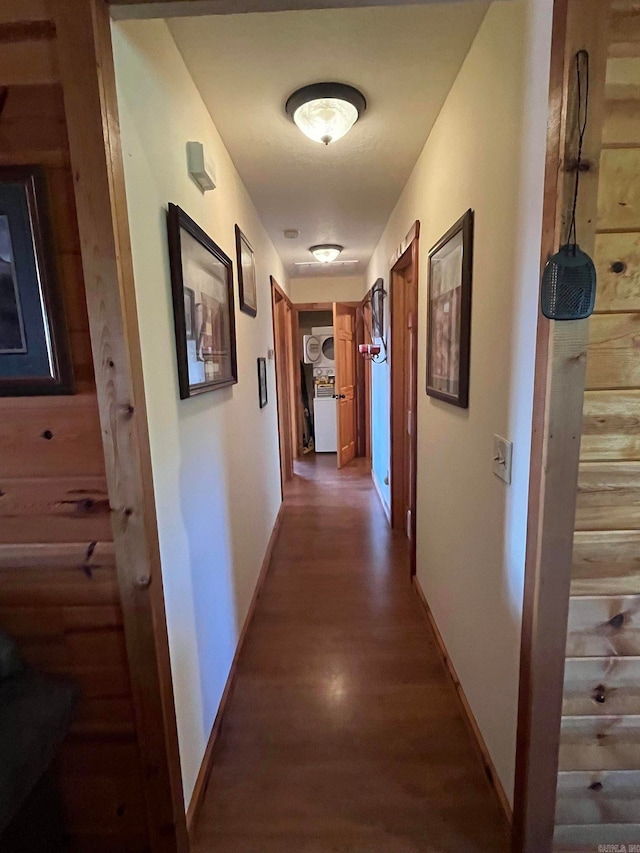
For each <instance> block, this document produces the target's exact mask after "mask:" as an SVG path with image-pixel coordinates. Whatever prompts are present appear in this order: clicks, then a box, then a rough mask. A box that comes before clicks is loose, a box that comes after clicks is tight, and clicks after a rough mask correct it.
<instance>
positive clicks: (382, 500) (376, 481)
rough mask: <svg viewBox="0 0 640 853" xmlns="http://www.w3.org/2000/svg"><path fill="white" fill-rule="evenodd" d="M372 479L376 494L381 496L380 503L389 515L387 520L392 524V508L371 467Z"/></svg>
mask: <svg viewBox="0 0 640 853" xmlns="http://www.w3.org/2000/svg"><path fill="white" fill-rule="evenodd" d="M371 479H372V480H373V487H374V489H375V490H376V494H377V495H378V497H379V498H380V503H381V504H382V509H383V511H384V514H385V515H386V517H387V521H388V522H389V524H391V509H390V508H389V507H388V506H387V502H386V501H385V499H384V497H383V495H382V489H381V488H380V483H378V479H377V477H376V475H375V473H374V471H373V468H371Z"/></svg>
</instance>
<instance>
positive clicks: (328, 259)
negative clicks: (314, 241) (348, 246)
mask: <svg viewBox="0 0 640 853" xmlns="http://www.w3.org/2000/svg"><path fill="white" fill-rule="evenodd" d="M343 248H344V247H343V246H339V245H338V244H337V243H322V244H320V245H318V246H310V247H309V251H310V252H311V254H312V255H313V257H314V258H315V259H316V261H320V263H321V264H332V263H333V262H334V261H335V260H336V258H337V257H338V255H339V254H340V252H341V251H342V249H343Z"/></svg>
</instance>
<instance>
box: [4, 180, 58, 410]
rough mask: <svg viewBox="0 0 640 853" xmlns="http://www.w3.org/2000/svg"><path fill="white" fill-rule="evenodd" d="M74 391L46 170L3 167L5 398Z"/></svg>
mask: <svg viewBox="0 0 640 853" xmlns="http://www.w3.org/2000/svg"><path fill="white" fill-rule="evenodd" d="M72 393H73V370H72V362H71V355H70V350H69V341H68V337H67V330H66V327H65V322H64V306H63V301H62V294H61V292H60V285H59V282H58V280H57V276H56V265H55V260H54V255H53V246H52V239H51V233H50V226H49V216H48V210H47V188H46V183H45V178H44V172H43V170H42V169H41V168H40V167H37V166H4V167H0V396H3V397H18V396H37V395H41V394H72Z"/></svg>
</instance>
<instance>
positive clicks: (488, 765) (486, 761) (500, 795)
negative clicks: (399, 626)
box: [412, 576, 512, 827]
mask: <svg viewBox="0 0 640 853" xmlns="http://www.w3.org/2000/svg"><path fill="white" fill-rule="evenodd" d="M412 583H413V588H414V590H415V592H416V595H417V597H418V602H419V603H420V606H421V609H422V612H423V614H424V616H425V618H426V620H427V622H428V623H429V626H430V628H431V630H432V631H433V635H434V637H435V640H436V645H437V646H438V651H439V652H440V657H441V658H442V662H443V664H444V668H445V669H446V671H447V674H448V675H449V677H450V679H451V683H452V684H453V687H454V689H455V691H456V696H457V698H458V702H459V704H460V710H461V712H462V716H463V717H464V720H465V722H466V724H467V728H468V729H469V732H470V734H471V737H472V739H473V743H474V746H475V747H476V752H477V755H478V759H479V760H480V763H481V764H482V769H483V770H484V772H485V775H486V777H487V779H488V780H489V782H490V783H491V787H492V789H493V792H494V793H495V795H496V800H497V802H498V806H499V807H500V811H501V812H502V814H503V816H504V819H505V821H506V824H507V826H509V827H510V826H511V820H512V813H511V806H510V805H509V800H508V799H507V795H506V794H505V791H504V788H503V787H502V782H501V781H500V777H499V776H498V772H497V770H496V768H495V765H494V763H493V760H492V758H491V753H490V752H489V748H488V747H487V745H486V743H485V742H484V738H483V737H482V733H481V731H480V726H479V725H478V723H477V721H476V718H475V716H474V714H473V711H472V710H471V705H470V704H469V701H468V699H467V697H466V696H465V692H464V690H463V689H462V684H461V683H460V679H459V678H458V674H457V673H456V670H455V667H454V665H453V661H452V660H451V658H450V657H449V653H448V651H447V647H446V645H445V642H444V639H443V637H442V634H441V633H440V630H439V628H438V625H437V623H436V620H435V618H434V616H433V613H432V612H431V608H430V607H429V603H428V602H427V599H426V596H425V594H424V591H423V589H422V587H421V585H420V581H419V580H418V578H417V577H416V576H414V577H413V578H412Z"/></svg>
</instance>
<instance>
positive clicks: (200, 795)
mask: <svg viewBox="0 0 640 853" xmlns="http://www.w3.org/2000/svg"><path fill="white" fill-rule="evenodd" d="M283 507H284V504H280V509H279V510H278V515H277V516H276V520H275V522H274V525H273V530H272V531H271V537H270V538H269V544H268V545H267V550H266V551H265V554H264V559H263V560H262V566H261V567H260V574H259V575H258V580H257V582H256V587H255V589H254V591H253V596H252V598H251V604H250V605H249V610H248V611H247V616H246V618H245V620H244V625H243V626H242V631H241V632H240V637H239V638H238V645H237V646H236V652H235V654H234V656H233V661H232V662H231V668H230V669H229V675H228V677H227V683H226V684H225V687H224V691H223V693H222V698H221V699H220V705H219V707H218V713H217V714H216V718H215V720H214V722H213V728H212V729H211V734H210V735H209V740H208V741H207V747H206V749H205V751H204V756H203V757H202V763H201V764H200V770H199V771H198V776H197V778H196V783H195V785H194V787H193V794H192V795H191V801H190V802H189V807H188V808H187V832H188V833H189V835H191V833H192V832H193V828H194V826H195V822H196V819H197V817H198V812H199V811H200V807H201V806H202V802H203V800H204V796H205V794H206V793H207V786H208V784H209V777H210V775H211V768H212V766H213V749H214V747H215V745H216V741H217V740H218V736H219V734H220V730H221V728H222V722H223V718H224V714H225V711H226V709H227V705H228V704H229V699H230V698H231V694H232V692H233V687H234V684H235V679H236V674H237V670H238V660H239V658H240V653H241V652H242V647H243V645H244V641H245V639H246V636H247V632H248V631H249V627H250V625H251V622H252V621H253V616H254V613H255V609H256V605H257V603H258V598H259V597H260V592H261V591H262V587H263V586H264V582H265V579H266V577H267V573H268V571H269V566H270V565H271V558H272V556H273V549H274V547H275V544H276V542H277V540H278V534H279V533H280V525H281V523H282V510H283Z"/></svg>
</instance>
